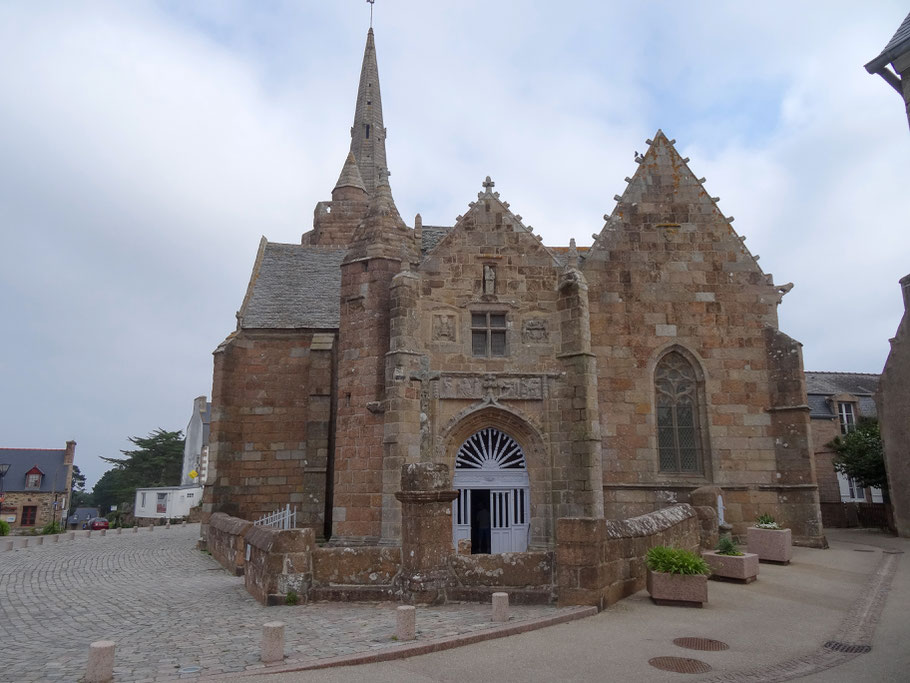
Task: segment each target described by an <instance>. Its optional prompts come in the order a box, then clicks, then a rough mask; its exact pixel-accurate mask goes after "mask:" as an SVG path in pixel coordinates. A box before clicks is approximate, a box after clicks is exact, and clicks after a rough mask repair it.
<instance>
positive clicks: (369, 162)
mask: <svg viewBox="0 0 910 683" xmlns="http://www.w3.org/2000/svg"><path fill="white" fill-rule="evenodd" d="M385 138H386V131H385V126H384V125H383V123H382V97H381V95H380V93H379V67H378V66H377V64H376V45H375V43H374V42H373V29H372V28H371V29H370V30H369V32H368V33H367V44H366V48H365V49H364V51H363V66H362V67H361V69H360V87H359V88H358V89H357V106H356V108H355V110H354V125H353V126H352V127H351V152H352V153H353V154H354V158H355V159H356V160H357V166H358V167H359V168H360V177H361V178H362V179H363V185H364V187H365V188H366V191H367V193H369V194H370V195H372V194H373V191H374V190H375V189H376V186H377V185H378V184H379V181H380V180H382V179H385V178H387V177H388V165H387V164H386V156H385Z"/></svg>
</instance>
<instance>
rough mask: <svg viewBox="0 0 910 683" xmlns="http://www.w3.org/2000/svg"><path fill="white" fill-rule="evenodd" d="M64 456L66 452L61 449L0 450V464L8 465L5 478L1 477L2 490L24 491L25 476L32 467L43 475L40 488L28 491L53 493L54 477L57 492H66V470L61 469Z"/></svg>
mask: <svg viewBox="0 0 910 683" xmlns="http://www.w3.org/2000/svg"><path fill="white" fill-rule="evenodd" d="M65 454H66V450H65V449H63V448H0V462H6V463H9V465H10V468H9V470H8V471H7V473H6V476H5V477H3V490H4V491H7V492H12V491H26V488H25V474H26V472H28V471H29V470H30V469H32V468H33V467H37V468H38V469H39V470H41V471H42V472H43V473H44V476H43V477H41V488H40V489H28V491H30V492H33V493H47V492H53V491H54V478H55V475H56V480H57V491H66V468H65V467H61V465H63V457H64V455H65ZM58 467H59V468H60V471H59V472H58V471H57V468H58Z"/></svg>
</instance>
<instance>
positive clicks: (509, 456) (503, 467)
mask: <svg viewBox="0 0 910 683" xmlns="http://www.w3.org/2000/svg"><path fill="white" fill-rule="evenodd" d="M452 487H453V488H455V489H457V490H458V498H456V499H455V501H454V503H453V505H452V534H453V535H452V540H453V542H454V544H455V547H456V548H457V547H458V542H459V541H460V540H468V539H470V541H471V552H472V553H474V554H478V553H508V552H524V551H525V550H527V549H528V535H529V533H530V519H531V507H530V500H531V497H530V482H529V478H528V469H527V463H526V462H525V456H524V452H523V451H522V449H521V446H520V445H519V444H518V442H517V441H515V439H513V438H512V437H511V436H509V435H508V434H506V433H505V432H501V431H499V430H498V429H496V428H495V427H486V428H485V429H481V430H480V431H478V432H475V433H474V434H473V435H471V437H470V438H468V440H467V441H465V442H464V443H463V444H462V445H461V447H460V448H459V449H458V451H457V453H456V454H455V473H454V476H453V477H452Z"/></svg>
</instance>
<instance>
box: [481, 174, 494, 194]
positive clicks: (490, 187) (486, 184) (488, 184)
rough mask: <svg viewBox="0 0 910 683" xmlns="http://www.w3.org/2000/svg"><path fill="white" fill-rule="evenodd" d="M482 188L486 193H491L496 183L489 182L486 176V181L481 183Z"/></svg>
mask: <svg viewBox="0 0 910 683" xmlns="http://www.w3.org/2000/svg"><path fill="white" fill-rule="evenodd" d="M483 187H484V189H485V190H486V191H487V192H492V191H493V188H494V187H496V183H494V182H493V181H492V180H490V176H487V179H486V180H484V181H483Z"/></svg>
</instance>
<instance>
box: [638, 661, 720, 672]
mask: <svg viewBox="0 0 910 683" xmlns="http://www.w3.org/2000/svg"><path fill="white" fill-rule="evenodd" d="M648 664H650V665H651V666H653V667H654V668H655V669H660V670H661V671H672V672H673V673H677V674H704V673H708V672H709V671H710V670H711V667H710V666H709V665H708V664H707V663H706V662H702V661H701V660H698V659H689V658H687V657H655V658H654V659H649V660H648Z"/></svg>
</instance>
